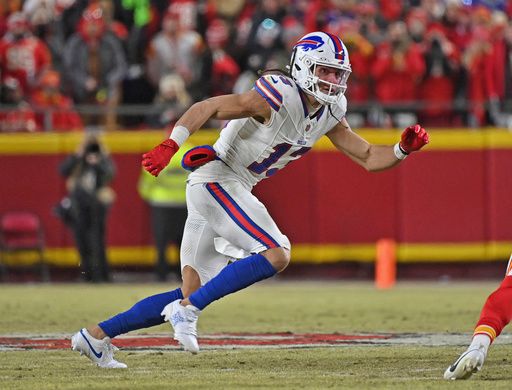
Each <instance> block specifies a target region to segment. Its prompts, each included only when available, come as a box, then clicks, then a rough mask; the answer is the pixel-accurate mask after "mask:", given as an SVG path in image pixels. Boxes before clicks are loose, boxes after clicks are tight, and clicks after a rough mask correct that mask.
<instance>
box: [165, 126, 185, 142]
mask: <svg viewBox="0 0 512 390" xmlns="http://www.w3.org/2000/svg"><path fill="white" fill-rule="evenodd" d="M188 137H190V131H188V129H187V128H186V127H185V126H176V127H175V128H174V129H172V132H171V135H170V137H169V138H170V139H172V140H173V141H174V142H176V143H177V144H178V146H181V145H183V143H184V142H185V141H186V140H187V138H188Z"/></svg>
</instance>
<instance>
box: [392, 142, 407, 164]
mask: <svg viewBox="0 0 512 390" xmlns="http://www.w3.org/2000/svg"><path fill="white" fill-rule="evenodd" d="M393 152H394V153H395V157H396V158H397V159H399V160H403V159H404V158H406V157H407V156H408V154H407V153H405V152H404V151H403V150H402V148H401V147H400V142H397V143H396V144H395V146H393Z"/></svg>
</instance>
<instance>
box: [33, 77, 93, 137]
mask: <svg viewBox="0 0 512 390" xmlns="http://www.w3.org/2000/svg"><path fill="white" fill-rule="evenodd" d="M31 103H32V106H33V107H34V109H36V111H37V116H36V119H37V125H38V127H39V128H42V129H44V130H46V131H71V130H79V129H82V127H83V124H82V119H81V118H80V115H78V113H77V112H76V111H75V110H74V109H73V102H72V101H71V99H70V98H69V97H67V96H64V95H63V94H62V93H61V92H60V75H59V73H57V72H56V71H54V70H48V71H46V72H45V73H44V74H43V75H42V76H41V80H40V83H39V88H38V89H37V90H36V91H34V93H33V94H32V99H31Z"/></svg>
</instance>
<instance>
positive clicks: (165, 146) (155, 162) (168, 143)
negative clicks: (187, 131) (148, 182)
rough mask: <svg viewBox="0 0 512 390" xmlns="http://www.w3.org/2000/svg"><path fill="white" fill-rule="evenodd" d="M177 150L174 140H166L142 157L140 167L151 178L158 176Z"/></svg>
mask: <svg viewBox="0 0 512 390" xmlns="http://www.w3.org/2000/svg"><path fill="white" fill-rule="evenodd" d="M179 148H180V147H179V146H178V144H177V143H176V142H174V140H172V139H166V140H165V141H164V142H162V143H161V144H160V145H158V146H155V147H154V148H153V149H151V150H150V151H149V152H147V153H144V154H143V155H142V166H143V167H144V169H145V170H146V171H148V172H149V173H151V174H152V175H153V176H158V174H159V173H160V172H161V171H162V169H164V168H165V167H166V166H167V164H169V161H171V158H172V156H174V154H175V153H176V152H177V151H178V149H179Z"/></svg>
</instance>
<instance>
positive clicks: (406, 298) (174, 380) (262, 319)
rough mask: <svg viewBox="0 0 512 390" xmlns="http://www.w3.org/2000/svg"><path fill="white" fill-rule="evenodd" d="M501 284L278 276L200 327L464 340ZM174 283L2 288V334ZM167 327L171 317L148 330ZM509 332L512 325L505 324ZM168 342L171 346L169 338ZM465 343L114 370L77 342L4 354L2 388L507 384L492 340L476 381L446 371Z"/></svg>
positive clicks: (98, 309) (169, 354)
mask: <svg viewBox="0 0 512 390" xmlns="http://www.w3.org/2000/svg"><path fill="white" fill-rule="evenodd" d="M497 285H498V281H496V282H494V283H492V282H490V283H439V284H436V283H402V284H398V285H397V287H396V288H394V289H392V290H387V291H379V290H376V289H375V288H374V287H373V285H372V284H370V283H351V282H345V281H339V282H308V283H306V282H284V281H271V282H265V283H262V284H260V285H256V286H253V287H251V288H249V289H247V290H244V291H241V292H239V293H237V294H234V295H232V296H229V297H226V298H225V299H223V300H221V301H219V302H216V303H214V304H212V305H211V306H210V307H209V308H207V309H206V310H205V311H204V312H203V313H202V314H201V317H200V320H199V332H200V334H212V333H226V332H255V333H258V332H260V333H261V332H272V333H274V332H293V333H309V332H311V333H334V332H338V333H360V332H391V333H440V334H446V336H447V338H449V333H466V334H467V341H469V340H470V333H471V331H472V328H473V325H474V323H475V321H476V320H477V318H478V314H479V311H480V308H481V306H482V304H483V302H484V300H485V298H486V297H487V295H488V294H489V293H490V292H491V291H492V290H493V289H495V288H496V287H497ZM174 287H176V286H170V287H168V286H166V285H164V284H112V285H86V284H62V285H61V284H55V285H39V284H34V285H1V286H0V313H1V317H0V336H5V335H45V334H65V335H67V337H69V336H70V335H71V334H73V333H74V332H76V331H77V330H78V329H79V328H81V327H83V326H87V325H90V324H94V323H96V322H98V321H101V320H103V319H105V318H107V317H109V316H111V315H113V314H115V313H117V312H120V311H124V310H125V309H127V308H129V307H130V306H131V305H132V304H133V303H135V302H136V301H137V300H139V299H141V298H143V297H145V296H148V295H151V294H155V293H159V292H163V291H166V290H169V289H171V288H174ZM140 333H145V334H164V333H168V334H169V335H170V326H169V325H167V324H164V325H161V326H158V327H155V328H151V329H145V330H142V331H140ZM504 333H507V329H505V332H504ZM170 343H173V342H172V341H171V340H170ZM464 348H465V346H463V345H455V346H454V345H443V346H432V345H410V344H407V345H399V344H397V345H379V346H336V347H323V348H301V349H297V348H295V349H290V348H280V349H234V350H220V349H219V350H205V351H202V352H200V353H199V354H198V355H196V356H193V355H190V354H188V353H185V352H181V351H154V350H146V351H123V350H121V351H119V352H118V353H117V355H116V356H117V357H118V359H119V360H120V361H123V362H125V363H127V364H128V366H129V368H128V370H105V369H99V368H97V367H95V366H94V365H92V363H90V362H89V360H87V359H86V358H85V357H81V356H79V355H78V353H76V352H71V351H70V350H69V351H68V350H30V349H28V350H21V351H20V350H16V351H0V388H2V389H82V388H83V389H85V388H87V389H159V388H166V389H169V388H171V389H173V388H176V389H177V388H179V389H186V388H190V389H198V388H204V389H211V388H222V389H243V388H264V389H270V388H280V389H298V388H307V389H324V388H340V389H353V388H358V389H367V388H368V389H370V388H371V389H374V388H383V389H439V388H447V389H448V388H453V389H462V388H463V389H500V388H502V389H510V388H511V383H512V365H511V363H510V362H511V359H512V345H511V344H508V343H507V344H501V345H496V346H494V347H492V349H491V352H490V354H489V356H488V359H487V361H486V364H485V366H484V370H483V371H482V372H480V373H478V374H477V375H475V376H473V378H471V379H470V380H469V381H460V382H447V381H444V380H443V379H442V374H443V372H444V370H445V369H446V367H447V366H448V365H449V364H450V363H452V361H453V360H454V359H455V358H456V357H457V356H458V355H459V353H461V352H462V351H463V350H464Z"/></svg>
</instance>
